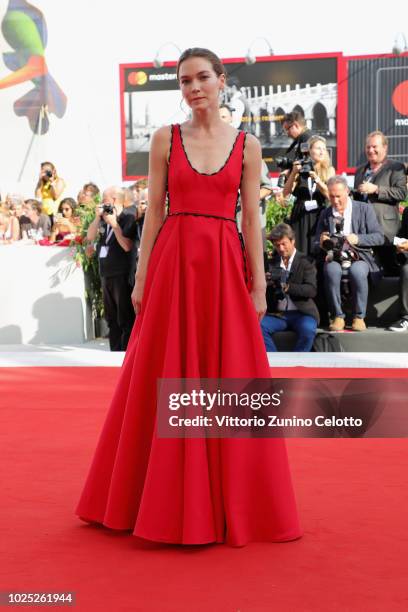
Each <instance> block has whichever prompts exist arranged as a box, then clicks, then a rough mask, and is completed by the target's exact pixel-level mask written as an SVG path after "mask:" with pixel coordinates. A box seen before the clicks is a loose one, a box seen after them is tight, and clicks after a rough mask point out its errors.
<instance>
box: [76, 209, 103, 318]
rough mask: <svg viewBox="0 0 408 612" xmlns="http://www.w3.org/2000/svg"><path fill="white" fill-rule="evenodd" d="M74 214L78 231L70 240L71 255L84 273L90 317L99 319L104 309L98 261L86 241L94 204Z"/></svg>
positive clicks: (93, 216)
mask: <svg viewBox="0 0 408 612" xmlns="http://www.w3.org/2000/svg"><path fill="white" fill-rule="evenodd" d="M75 212H76V215H77V217H78V218H79V231H78V234H77V236H75V238H74V239H73V240H71V243H70V247H71V255H72V257H73V259H74V261H75V262H76V265H77V266H78V267H81V268H82V269H83V271H84V277H85V298H86V300H87V301H88V303H89V305H90V308H91V312H92V317H93V319H99V318H101V317H103V312H104V309H103V298H102V286H101V279H100V276H99V270H98V260H97V258H96V257H95V249H94V246H93V245H92V244H90V243H89V242H88V241H87V239H86V234H87V231H88V227H89V225H90V224H91V223H92V221H93V220H94V218H95V203H92V204H89V205H82V206H79V207H78V209H77V210H76V211H75Z"/></svg>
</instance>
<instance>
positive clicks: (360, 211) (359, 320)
mask: <svg viewBox="0 0 408 612" xmlns="http://www.w3.org/2000/svg"><path fill="white" fill-rule="evenodd" d="M327 187H328V190H329V200H330V203H331V206H330V207H328V208H326V209H324V210H323V211H322V213H321V215H320V218H319V221H318V224H317V229H316V235H315V241H314V250H315V252H317V253H318V252H319V251H320V252H322V251H323V252H324V268H323V272H324V284H325V290H326V294H327V300H328V304H329V309H330V314H331V317H332V320H331V323H330V326H329V328H330V330H331V331H343V329H344V327H345V314H344V312H343V309H342V301H341V286H342V281H343V285H344V280H345V278H347V282H348V284H349V287H350V291H351V299H352V308H353V322H352V330H353V331H364V330H365V329H366V325H365V322H364V317H365V315H366V309H367V298H368V277H369V275H371V276H378V275H379V274H380V270H379V267H378V265H377V263H376V261H375V259H374V254H373V250H372V247H374V246H380V245H382V244H384V232H383V229H382V228H381V226H380V224H379V222H378V221H377V217H376V214H375V212H374V209H373V207H372V206H371V204H369V203H367V202H356V201H353V200H352V199H351V198H350V194H349V188H348V185H347V181H346V179H345V178H344V177H343V176H333V177H332V178H330V179H329V180H328V182H327Z"/></svg>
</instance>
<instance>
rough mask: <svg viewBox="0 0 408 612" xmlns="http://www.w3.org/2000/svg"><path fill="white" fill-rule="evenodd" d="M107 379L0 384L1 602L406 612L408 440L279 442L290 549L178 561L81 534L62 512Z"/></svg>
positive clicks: (68, 372) (19, 372) (26, 374)
mask: <svg viewBox="0 0 408 612" xmlns="http://www.w3.org/2000/svg"><path fill="white" fill-rule="evenodd" d="M300 371H301V369H299V368H296V370H295V369H288V368H284V369H279V371H278V370H277V369H275V371H274V372H275V375H277V376H281V377H283V376H286V375H288V376H290V375H291V376H294V375H296V376H300ZM295 372H296V373H295ZM309 372H310V371H309ZM330 372H331V374H332V375H333V373H334V372H333V370H330ZM369 373H370V371H369V372H368V373H367V372H364V374H363V373H361V372H359V375H363V376H364V375H368V374H369ZM386 373H388V374H390V373H391V374H392V376H394V377H395V376H396V372H395V370H390V371H387V372H386ZM318 374H322V371H321V370H319V371H317V370H313V375H315V376H316V375H318ZM371 374H372V375H376V376H378V375H379V374H378V371H377V373H375V371H371ZM384 374H385V373H384ZM117 375H118V369H116V368H10V369H8V368H4V369H2V370H0V381H1V399H0V403H1V412H0V419H1V424H0V448H1V463H0V465H1V471H2V496H1V504H0V515H1V532H2V536H1V544H0V547H1V551H0V552H1V568H0V575H1V578H0V591H6V590H15V591H19V592H22V591H30V592H38V591H47V592H50V591H53V592H54V591H65V592H66V591H75V592H76V597H77V603H76V606H75V607H74V608H73V609H74V610H80V611H86V612H88V611H89V612H93V611H94V610H95V611H105V610H106V611H113V612H116V611H122V610H129V611H130V610H131V611H142V612H150V611H160V612H181V611H183V610H188V611H191V612H193V611H194V612H196V611H197V612H201V611H202V612H204V611H205V612H208V611H209V610H214V611H215V612H238V611H240V612H258V611H262V612H263V611H268V612H269V611H271V610H273V611H278V612H286V611H288V612H289V611H290V612H292V611H298V610H300V611H303V610H304V611H309V610H310V611H316V610H319V611H320V610H322V611H325V612H328V611H332V610H339V611H342V612H344V611H347V612H348V611H351V610H361V611H367V612H375V611H383V610H387V611H388V610H392V611H394V610H404V611H405V610H407V609H408V586H407V580H406V569H405V568H406V564H407V558H408V535H407V516H408V471H407V460H406V456H407V442H406V440H399V439H393V440H369V439H367V440H343V439H337V440H322V439H319V440H313V439H308V440H289V441H288V448H289V453H290V459H291V465H292V470H293V477H294V482H295V489H296V491H297V497H298V502H299V511H300V516H301V520H302V523H303V527H304V530H305V535H304V537H303V538H302V539H301V540H299V541H297V542H291V543H286V544H250V545H248V546H246V547H245V548H238V549H234V548H228V547H226V546H223V545H211V546H200V547H187V548H181V547H177V546H165V545H164V546H163V545H155V544H149V543H146V542H143V541H141V540H138V539H137V538H135V537H133V536H131V535H128V534H123V533H115V532H111V531H109V530H106V529H103V528H99V527H91V526H88V525H85V524H84V523H81V522H80V521H79V520H78V519H77V518H76V517H75V516H74V514H73V511H74V508H75V505H76V503H77V499H78V495H79V493H80V491H81V488H82V485H83V480H84V478H85V475H86V471H87V469H88V466H89V462H90V460H91V456H92V454H93V450H94V447H95V444H96V440H97V435H98V432H99V430H100V427H101V425H102V422H103V419H104V414H105V412H106V409H107V405H108V402H109V398H110V396H111V390H112V387H113V385H114V383H115V380H116V378H117ZM309 375H310V374H309ZM343 375H344V374H343ZM346 375H347V376H350V373H347V374H346ZM163 511H164V512H165V508H163ZM34 608H35V609H37V608H38V609H40V608H39V607H38V606H34ZM41 609H44V608H41ZM53 609H65V608H62V607H60V606H58V607H55V608H53Z"/></svg>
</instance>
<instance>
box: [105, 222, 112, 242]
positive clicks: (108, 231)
mask: <svg viewBox="0 0 408 612" xmlns="http://www.w3.org/2000/svg"><path fill="white" fill-rule="evenodd" d="M112 234H113V227H112V226H111V225H109V227H108V228H107V230H106V238H105V244H108V242H109V240H110V239H111V238H112Z"/></svg>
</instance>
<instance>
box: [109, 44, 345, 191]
mask: <svg viewBox="0 0 408 612" xmlns="http://www.w3.org/2000/svg"><path fill="white" fill-rule="evenodd" d="M337 59H338V58H337V56H336V55H335V54H333V56H324V57H319V56H316V57H312V56H306V57H303V58H298V59H296V57H293V58H291V59H279V58H276V57H275V58H272V57H270V58H258V61H257V62H256V63H255V64H252V65H247V64H246V63H245V62H243V61H232V60H224V65H225V68H226V69H227V73H228V79H227V86H226V87H225V90H224V92H223V96H222V98H221V99H220V104H227V105H228V106H229V107H230V109H231V112H232V125H233V126H234V127H236V128H238V129H241V130H245V131H247V132H249V133H251V134H254V135H255V136H256V137H257V138H258V139H259V140H260V142H261V145H262V151H263V158H264V161H265V162H266V164H267V165H268V168H269V170H270V171H271V172H276V171H277V170H278V168H277V166H276V163H275V160H276V157H278V156H281V155H284V154H285V151H286V149H287V148H288V147H289V145H290V143H291V142H292V141H291V139H290V138H288V136H287V135H286V133H285V132H284V130H283V118H284V115H285V114H286V113H288V112H291V111H293V110H296V111H298V112H300V113H301V115H302V116H303V117H304V118H305V121H306V126H307V128H309V129H310V130H311V131H312V132H313V133H314V134H319V135H321V136H324V137H325V138H326V141H327V147H328V149H329V154H330V156H331V158H332V163H333V165H336V149H337V131H336V113H337ZM121 83H122V90H121V98H122V153H123V179H124V180H132V179H133V178H137V177H139V176H145V175H146V174H147V171H148V153H149V150H150V140H151V136H152V134H153V132H154V131H155V130H156V129H157V128H159V127H161V126H162V125H169V124H171V123H182V122H183V121H186V120H187V119H188V118H189V116H190V115H189V112H190V110H189V108H188V107H187V105H186V104H185V103H183V102H182V97H181V93H180V90H179V85H178V82H177V76H176V66H175V65H171V66H165V67H162V68H154V67H151V66H148V67H145V65H141V64H134V65H129V64H127V65H122V66H121Z"/></svg>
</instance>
